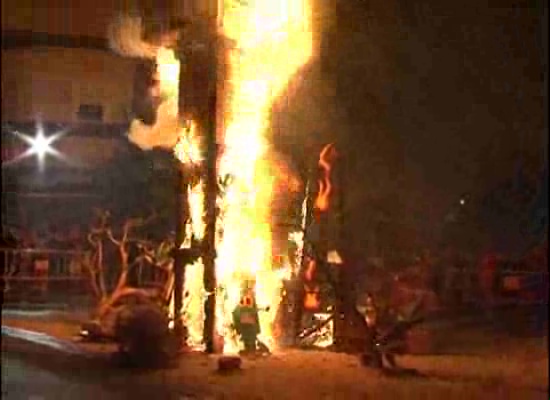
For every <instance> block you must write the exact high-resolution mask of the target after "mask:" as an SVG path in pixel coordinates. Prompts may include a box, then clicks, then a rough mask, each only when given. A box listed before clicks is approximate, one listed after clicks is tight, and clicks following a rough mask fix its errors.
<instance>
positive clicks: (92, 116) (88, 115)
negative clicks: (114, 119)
mask: <svg viewBox="0 0 550 400" xmlns="http://www.w3.org/2000/svg"><path fill="white" fill-rule="evenodd" d="M77 116H78V119H80V120H83V121H96V122H101V121H103V106H101V105H99V104H81V105H80V107H79V108H78V113H77Z"/></svg>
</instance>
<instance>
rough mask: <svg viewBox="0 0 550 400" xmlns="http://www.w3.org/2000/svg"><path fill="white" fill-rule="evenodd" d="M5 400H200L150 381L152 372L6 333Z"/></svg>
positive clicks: (3, 362)
mask: <svg viewBox="0 0 550 400" xmlns="http://www.w3.org/2000/svg"><path fill="white" fill-rule="evenodd" d="M1 366H2V399H8V400H12V399H13V400H50V399H51V400H111V399H117V400H119V399H121V400H125V399H132V400H139V399H147V400H155V399H159V400H160V399H162V400H195V399H198V397H193V396H185V395H182V394H181V391H180V390H181V388H180V387H178V388H177V389H176V388H174V387H173V386H171V385H169V384H162V385H159V384H151V383H150V382H148V379H147V375H148V373H147V372H145V371H144V372H140V371H136V370H121V369H120V368H116V367H115V366H114V365H113V363H112V362H111V361H109V360H107V359H86V358H83V357H80V356H71V355H67V354H62V353H61V352H59V351H57V350H52V349H48V348H47V347H45V346H41V345H35V344H33V343H28V342H25V341H22V340H17V339H13V338H10V337H7V336H4V335H2V359H1Z"/></svg>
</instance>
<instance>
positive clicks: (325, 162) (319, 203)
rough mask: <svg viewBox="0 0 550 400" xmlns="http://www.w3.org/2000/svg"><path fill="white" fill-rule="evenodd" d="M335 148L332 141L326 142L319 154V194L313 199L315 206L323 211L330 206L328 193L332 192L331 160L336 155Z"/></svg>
mask: <svg viewBox="0 0 550 400" xmlns="http://www.w3.org/2000/svg"><path fill="white" fill-rule="evenodd" d="M336 155H337V153H336V148H335V147H334V144H333V143H330V144H327V145H326V146H325V147H323V150H321V153H320V155H319V167H320V168H321V169H322V177H321V178H320V179H319V194H318V195H317V198H316V199H315V208H316V209H317V210H319V211H320V212H325V211H327V210H328V209H329V207H330V194H331V193H332V181H331V174H330V173H331V170H332V162H333V161H334V158H335V157H336Z"/></svg>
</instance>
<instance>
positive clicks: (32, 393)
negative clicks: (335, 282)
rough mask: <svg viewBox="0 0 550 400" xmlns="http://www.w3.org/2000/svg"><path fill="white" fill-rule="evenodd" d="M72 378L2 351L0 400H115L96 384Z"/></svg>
mask: <svg viewBox="0 0 550 400" xmlns="http://www.w3.org/2000/svg"><path fill="white" fill-rule="evenodd" d="M78 374H79V372H78V371H74V376H73V379H70V378H69V377H67V376H62V375H59V374H56V373H54V372H52V371H49V370H47V369H45V368H42V367H39V366H37V365H33V364H32V363H30V362H28V361H25V360H23V359H19V358H17V357H14V356H12V355H10V354H9V353H7V354H6V353H4V352H2V398H3V399H9V400H12V399H13V400H19V399H21V400H46V399H82V400H84V399H115V398H117V397H115V396H114V395H113V394H111V393H109V392H108V391H106V390H105V389H102V388H101V387H100V386H98V385H93V384H87V383H83V382H79V381H78V379H74V378H75V377H76V378H78Z"/></svg>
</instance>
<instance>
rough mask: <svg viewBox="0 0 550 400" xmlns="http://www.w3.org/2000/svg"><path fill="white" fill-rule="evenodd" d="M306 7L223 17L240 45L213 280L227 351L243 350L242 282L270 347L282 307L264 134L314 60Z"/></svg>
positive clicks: (232, 61) (262, 7)
mask: <svg viewBox="0 0 550 400" xmlns="http://www.w3.org/2000/svg"><path fill="white" fill-rule="evenodd" d="M309 14H310V9H309V2H308V0H256V1H253V2H248V4H244V3H242V4H239V5H237V6H235V7H232V8H229V9H226V10H224V15H223V34H224V35H225V36H226V37H227V38H228V39H231V40H232V41H233V42H234V43H235V44H236V50H233V51H232V52H231V53H230V54H229V55H228V61H229V69H230V72H229V73H230V76H229V80H228V83H229V86H230V88H231V93H230V96H229V97H230V100H229V102H228V104H226V110H225V111H226V113H225V115H226V118H227V119H226V121H225V127H226V130H225V134H224V152H223V154H222V158H221V160H220V173H221V175H222V176H225V175H229V176H231V177H233V180H232V184H231V186H230V187H229V189H228V193H227V195H226V197H225V199H224V206H223V219H222V221H221V224H223V235H220V238H219V239H220V241H219V243H218V249H217V250H218V259H217V264H216V275H217V279H218V283H219V285H220V287H221V288H222V289H223V290H224V294H225V296H224V297H221V296H220V297H218V302H217V304H218V309H217V315H218V318H217V331H218V333H219V334H221V335H222V336H223V337H224V339H225V348H224V352H232V351H236V350H238V348H239V346H238V344H237V343H236V342H235V338H234V336H233V335H232V333H231V328H230V325H231V312H232V310H233V309H234V308H235V307H236V306H237V305H238V303H239V300H240V296H241V294H242V292H241V290H242V286H243V282H245V281H252V282H253V283H254V289H255V294H256V301H257V303H258V306H259V307H260V308H263V309H268V311H263V312H261V314H260V326H261V337H260V339H261V340H262V341H263V342H264V343H265V344H266V345H267V346H268V347H271V348H272V347H273V345H274V343H273V331H272V323H273V321H274V317H275V313H276V311H277V306H278V305H279V302H280V291H281V285H282V281H281V274H277V272H276V271H274V270H273V269H272V265H271V263H272V257H271V249H272V247H271V246H272V243H271V226H270V214H271V210H270V204H271V199H272V191H273V183H274V178H273V176H272V174H273V172H272V171H273V166H272V165H270V163H269V161H268V160H269V157H268V155H269V152H270V148H269V143H268V141H267V133H268V129H269V116H270V111H271V106H272V104H273V102H274V101H275V99H276V98H277V97H278V96H280V95H281V94H282V92H283V91H284V89H285V88H286V86H287V84H288V82H289V80H290V79H291V78H292V76H293V75H294V74H295V73H296V72H297V70H298V69H299V68H300V67H302V66H303V65H304V64H305V63H306V62H307V61H308V60H309V58H310V57H311V55H312V35H311V29H310V15H309Z"/></svg>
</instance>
